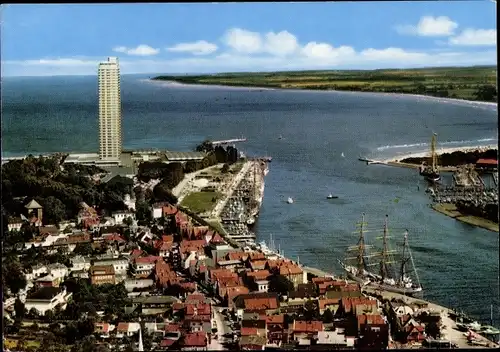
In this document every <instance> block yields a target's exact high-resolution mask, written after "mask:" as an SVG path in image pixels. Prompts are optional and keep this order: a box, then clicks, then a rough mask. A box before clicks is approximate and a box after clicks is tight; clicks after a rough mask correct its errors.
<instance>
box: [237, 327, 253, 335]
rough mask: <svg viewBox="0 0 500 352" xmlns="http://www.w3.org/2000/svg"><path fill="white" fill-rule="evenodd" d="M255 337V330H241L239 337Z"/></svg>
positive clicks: (243, 328)
mask: <svg viewBox="0 0 500 352" xmlns="http://www.w3.org/2000/svg"><path fill="white" fill-rule="evenodd" d="M253 335H257V328H245V327H242V328H241V336H253Z"/></svg>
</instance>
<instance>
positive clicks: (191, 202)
mask: <svg viewBox="0 0 500 352" xmlns="http://www.w3.org/2000/svg"><path fill="white" fill-rule="evenodd" d="M220 197H221V194H220V193H218V192H194V193H191V194H189V195H188V196H187V197H186V198H184V200H183V201H182V203H181V205H182V206H183V207H186V208H189V209H190V210H191V211H192V212H194V213H197V214H202V213H205V212H207V211H211V210H212V209H213V208H214V207H215V205H216V204H217V202H213V201H212V200H213V199H214V198H215V199H216V200H218V199H219V198H220Z"/></svg>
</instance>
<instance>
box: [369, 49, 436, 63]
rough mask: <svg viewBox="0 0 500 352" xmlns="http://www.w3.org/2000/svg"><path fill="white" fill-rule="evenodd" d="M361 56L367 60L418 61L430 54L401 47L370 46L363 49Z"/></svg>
mask: <svg viewBox="0 0 500 352" xmlns="http://www.w3.org/2000/svg"><path fill="white" fill-rule="evenodd" d="M360 56H361V57H362V58H363V59H366V60H370V61H379V62H380V61H385V62H398V61H401V60H405V61H413V62H417V61H419V60H425V59H426V58H427V57H428V56H429V55H428V54H427V53H419V52H411V51H406V50H403V49H401V48H386V49H372V48H370V49H365V50H363V51H361V53H360Z"/></svg>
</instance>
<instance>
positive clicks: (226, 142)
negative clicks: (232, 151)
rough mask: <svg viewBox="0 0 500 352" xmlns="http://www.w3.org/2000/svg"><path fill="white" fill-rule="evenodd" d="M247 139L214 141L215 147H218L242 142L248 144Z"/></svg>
mask: <svg viewBox="0 0 500 352" xmlns="http://www.w3.org/2000/svg"><path fill="white" fill-rule="evenodd" d="M246 141H247V139H246V138H233V139H225V140H220V141H212V142H210V143H212V145H213V146H216V145H228V144H234V143H241V142H246Z"/></svg>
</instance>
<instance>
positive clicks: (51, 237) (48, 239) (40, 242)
mask: <svg viewBox="0 0 500 352" xmlns="http://www.w3.org/2000/svg"><path fill="white" fill-rule="evenodd" d="M66 237H68V234H64V233H53V234H47V235H46V236H44V238H43V239H35V240H31V241H28V242H25V243H24V247H25V248H26V249H29V248H31V247H32V246H35V247H50V246H52V245H53V244H54V243H55V242H56V241H57V240H58V239H60V238H66Z"/></svg>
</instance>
